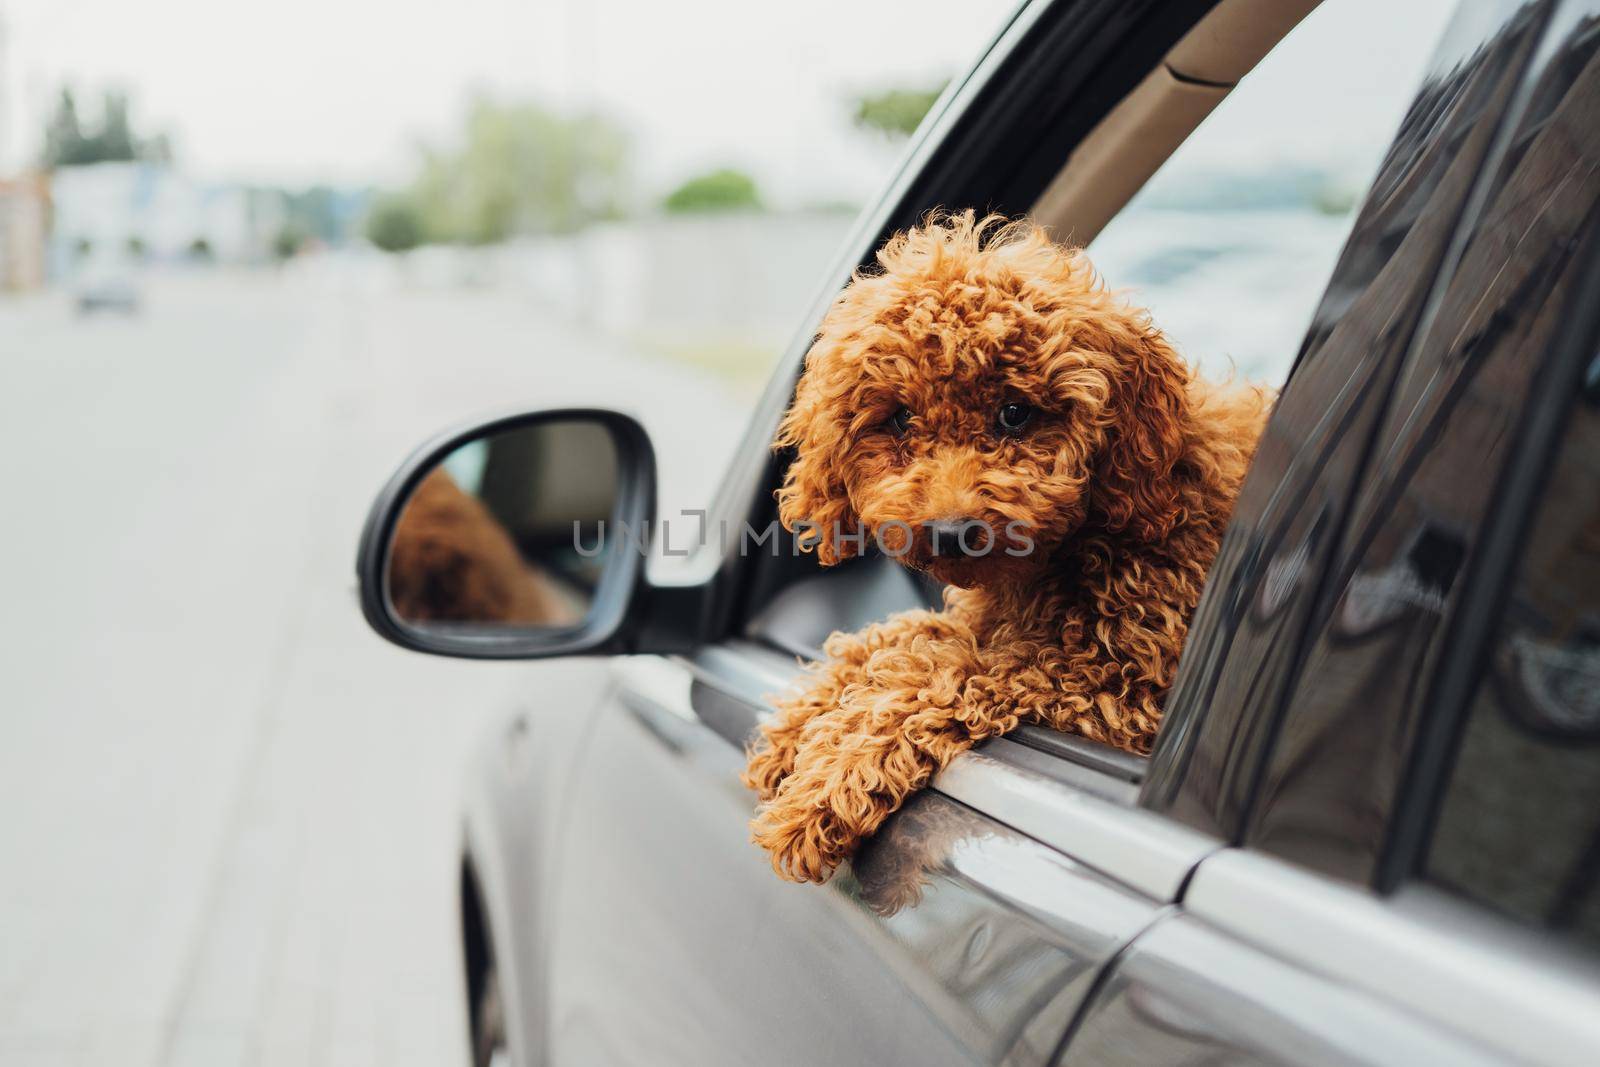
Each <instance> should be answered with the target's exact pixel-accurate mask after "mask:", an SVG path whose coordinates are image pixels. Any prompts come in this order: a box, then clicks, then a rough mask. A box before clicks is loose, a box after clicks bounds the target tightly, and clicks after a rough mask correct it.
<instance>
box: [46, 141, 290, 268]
mask: <svg viewBox="0 0 1600 1067" xmlns="http://www.w3.org/2000/svg"><path fill="white" fill-rule="evenodd" d="M50 198H51V203H52V206H53V209H54V218H53V222H52V225H51V237H50V263H51V267H52V268H53V272H54V273H61V272H64V271H66V270H69V269H70V268H71V265H72V264H73V263H74V262H76V261H77V260H78V259H79V258H81V257H82V256H83V255H84V254H86V253H90V252H95V253H99V254H106V253H108V252H112V251H115V252H120V253H123V254H126V255H128V256H129V257H131V258H150V259H154V260H178V259H206V260H215V261H217V262H221V263H251V262H258V261H262V260H265V259H267V258H269V257H270V256H271V253H272V240H273V238H274V237H275V236H276V234H277V233H278V231H279V230H280V229H281V228H282V226H283V223H284V217H285V216H284V207H283V199H282V197H281V195H279V194H277V193H275V192H268V191H264V190H256V189H250V188H247V187H245V186H240V185H226V184H212V183H205V182H200V181H197V180H195V179H194V178H191V177H189V176H188V175H185V174H182V173H180V172H179V171H177V170H175V169H173V167H171V166H170V165H168V164H165V163H150V162H131V163H94V164H90V165H88V166H78V167H60V168H58V169H57V170H56V171H55V174H54V175H53V177H52V180H51V189H50Z"/></svg>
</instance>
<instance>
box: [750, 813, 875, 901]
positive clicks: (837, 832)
mask: <svg viewBox="0 0 1600 1067" xmlns="http://www.w3.org/2000/svg"><path fill="white" fill-rule="evenodd" d="M750 831H751V832H750V839H751V840H752V841H754V842H755V843H756V844H757V845H760V846H761V847H762V848H763V849H765V850H766V851H767V855H768V856H769V857H770V858H771V860H772V869H773V870H774V871H776V872H777V874H778V877H780V878H783V879H786V880H787V881H790V882H816V883H821V882H826V881H827V880H828V877H829V876H830V875H831V874H832V873H833V871H834V868H836V867H838V866H839V864H841V863H843V862H844V861H845V860H846V859H847V858H848V857H849V855H850V853H851V852H853V851H854V850H855V846H856V844H857V842H858V841H859V840H860V837H859V835H857V834H855V833H852V832H851V831H849V830H847V829H846V828H845V827H843V826H842V825H841V824H840V823H839V820H838V818H837V817H836V816H835V815H834V813H833V812H832V811H830V810H829V809H828V808H826V807H808V806H803V805H797V804H795V803H794V801H793V799H792V798H785V797H783V796H782V795H780V796H778V797H777V798H776V799H775V800H773V801H772V802H770V803H768V804H766V805H765V806H763V807H762V808H761V810H760V811H758V812H757V813H756V817H755V819H754V820H753V821H752V822H751V824H750Z"/></svg>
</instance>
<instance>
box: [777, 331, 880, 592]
mask: <svg viewBox="0 0 1600 1067" xmlns="http://www.w3.org/2000/svg"><path fill="white" fill-rule="evenodd" d="M817 369H818V368H816V367H815V365H814V364H813V363H812V362H811V361H808V366H807V371H806V374H805V375H804V376H802V377H801V379H800V385H799V387H798V388H797V389H796V391H795V399H794V403H793V404H792V405H790V407H789V410H788V412H787V413H786V414H785V415H784V417H783V422H782V423H780V424H779V426H778V434H777V439H776V440H775V441H774V447H776V448H779V449H793V450H794V459H793V460H792V461H791V462H790V463H789V469H788V470H787V471H786V472H785V474H784V476H783V486H782V487H781V488H780V489H779V490H778V520H779V521H780V522H782V523H783V526H784V529H786V530H789V531H790V532H792V533H794V534H795V535H796V537H797V539H798V541H799V544H800V547H801V548H803V549H806V550H808V551H809V550H811V549H815V550H816V553H817V561H818V562H820V563H821V564H822V565H823V566H824V567H831V566H833V565H834V564H835V563H838V562H839V561H840V560H843V559H848V558H849V557H851V556H854V555H856V554H857V553H858V552H860V551H861V544H860V539H859V537H853V536H851V535H853V534H855V533H856V532H857V528H858V526H859V523H860V520H859V519H858V518H857V516H856V513H855V510H854V509H853V508H852V507H851V506H850V496H849V493H848V491H847V490H846V488H845V484H844V478H843V477H842V475H841V470H842V467H843V464H844V461H845V456H846V453H847V452H848V448H849V440H848V437H847V435H846V432H845V428H844V427H843V426H841V425H839V423H838V422H837V420H836V418H835V417H834V411H835V408H836V406H837V405H834V404H830V403H828V401H827V399H826V398H825V397H823V396H822V390H821V389H820V387H819V386H818V384H817V382H816V380H815V376H816V372H817Z"/></svg>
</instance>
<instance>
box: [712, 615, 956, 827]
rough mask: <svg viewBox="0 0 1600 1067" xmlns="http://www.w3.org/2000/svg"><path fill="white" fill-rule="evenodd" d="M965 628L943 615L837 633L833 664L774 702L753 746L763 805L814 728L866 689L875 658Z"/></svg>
mask: <svg viewBox="0 0 1600 1067" xmlns="http://www.w3.org/2000/svg"><path fill="white" fill-rule="evenodd" d="M957 626H959V623H957V622H956V621H955V620H954V619H953V618H952V617H951V616H949V615H947V614H946V612H942V611H925V610H918V611H907V612H903V613H901V614H899V615H895V616H892V617H890V618H888V619H886V620H884V621H883V622H879V623H874V624H873V625H871V626H869V627H867V628H866V629H865V630H862V631H861V632H859V633H853V634H848V633H835V634H834V635H833V636H831V637H829V638H828V641H827V644H826V645H825V646H824V649H823V651H824V652H825V653H826V654H827V658H826V659H824V660H821V661H819V662H817V663H813V664H812V665H811V666H810V668H809V670H808V672H807V675H806V677H805V680H804V684H803V686H802V687H801V689H800V690H799V691H798V692H797V693H794V694H791V695H787V696H783V697H780V698H777V699H775V700H774V701H773V707H774V709H775V711H776V713H775V714H774V715H773V716H772V717H771V718H769V719H767V720H766V721H765V722H763V723H762V724H761V732H760V734H759V736H758V737H757V738H756V740H755V742H754V743H753V744H752V745H751V746H750V751H749V753H748V758H749V763H748V764H747V765H746V767H745V771H744V775H743V781H744V784H745V785H746V786H748V787H749V788H751V789H753V790H755V791H756V795H757V796H758V797H759V798H760V799H761V800H762V801H769V800H771V799H772V798H773V796H774V795H775V794H776V793H777V791H778V786H779V784H780V783H781V782H782V781H783V779H784V778H785V777H786V776H787V775H788V774H789V772H790V770H792V769H793V767H794V760H795V753H796V752H797V751H798V750H799V748H800V746H801V744H802V739H803V738H804V736H805V733H806V731H807V729H808V727H809V725H810V724H811V723H812V722H813V721H815V720H816V719H817V718H818V717H819V716H822V715H825V714H827V713H829V712H831V711H834V710H835V709H837V708H838V707H839V705H840V703H841V700H842V699H843V697H844V694H845V693H846V692H848V691H849V690H850V689H851V688H852V687H853V686H859V685H862V684H866V672H867V664H868V663H869V662H870V661H871V660H872V658H873V656H875V655H877V654H879V653H881V652H883V651H885V650H887V649H893V648H896V647H898V646H900V645H902V644H907V643H909V642H911V641H912V640H913V639H915V638H916V637H918V636H925V635H926V636H948V635H949V634H951V633H953V632H954V630H955V628H956V627H957Z"/></svg>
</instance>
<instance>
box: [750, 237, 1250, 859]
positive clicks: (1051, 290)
mask: <svg viewBox="0 0 1600 1067" xmlns="http://www.w3.org/2000/svg"><path fill="white" fill-rule="evenodd" d="M877 262H878V269H877V270H875V271H872V272H858V274H857V275H856V277H855V278H854V279H853V280H852V282H851V283H850V285H849V286H848V287H847V288H846V289H845V290H844V291H843V293H841V295H840V296H839V298H838V299H837V301H836V302H835V303H834V305H833V307H832V309H831V310H830V311H829V313H828V315H827V316H826V318H825V319H824V321H823V324H822V327H821V330H820V333H819V335H818V337H817V339H816V341H815V343H814V344H813V345H812V348H811V351H810V353H809V354H808V355H807V357H806V363H805V371H804V373H803V375H802V377H801V379H800V383H799V385H798V387H797V390H796V393H795V398H794V401H793V404H792V406H791V407H790V409H789V411H788V413H787V414H786V416H785V417H784V419H783V421H782V424H781V426H780V428H779V431H778V438H777V445H778V446H779V447H781V448H786V449H792V450H793V460H792V462H791V463H790V464H789V467H788V470H787V473H786V475H785V477H784V481H783V484H782V488H781V489H780V490H779V492H778V506H779V517H780V518H781V520H782V521H783V523H784V525H785V526H786V527H787V528H789V529H790V530H796V529H800V530H802V531H803V536H802V537H801V541H802V543H803V546H804V547H809V548H811V549H813V550H815V552H816V553H817V556H818V559H819V560H820V562H821V563H823V564H824V565H833V564H836V563H839V562H840V561H841V560H843V559H846V558H848V557H850V556H852V555H856V554H858V553H859V552H861V551H863V550H864V548H865V547H866V546H867V545H868V544H875V545H877V547H878V548H879V549H880V550H882V551H884V552H885V553H886V554H889V555H893V556H896V557H898V558H899V559H900V560H901V562H903V563H904V564H906V565H907V566H910V567H913V568H915V569H917V570H921V571H925V572H927V573H928V574H930V575H932V576H933V577H934V578H937V579H939V580H941V581H943V582H946V583H948V586H947V588H946V591H945V596H944V606H943V608H942V609H941V610H938V611H912V612H907V613H905V614H902V615H897V616H894V617H893V618H890V619H888V620H887V621H885V622H881V623H878V624H876V625H874V626H870V627H868V628H867V629H865V630H863V631H861V632H860V633H853V634H843V633H840V634H834V635H833V636H832V637H831V638H830V639H829V640H828V642H827V644H826V647H825V651H826V655H827V658H826V659H824V660H823V661H822V662H820V663H817V664H814V665H813V666H812V667H811V668H810V671H809V673H808V675H807V676H806V678H805V680H804V687H803V689H802V690H801V691H800V692H798V693H797V694H795V695H792V696H789V697H786V698H783V699H781V700H780V701H778V702H777V706H776V711H777V714H776V715H775V716H773V717H772V718H771V719H769V720H768V721H767V722H766V723H765V724H764V726H763V728H762V731H761V734H760V736H759V738H758V739H757V741H756V743H755V745H754V746H753V747H752V749H751V752H750V756H749V765H748V767H747V769H746V772H745V782H746V784H747V785H749V786H750V787H751V788H753V789H754V790H755V791H756V792H757V794H758V796H759V800H760V803H759V806H758V808H757V812H756V817H755V820H754V822H753V824H752V827H753V835H754V839H755V841H756V842H757V843H758V844H760V845H761V846H762V847H763V848H765V849H766V850H767V851H768V852H769V853H770V854H771V858H772V863H773V866H774V868H775V869H776V870H777V872H778V873H779V874H780V875H782V876H783V877H786V878H789V879H792V880H795V881H813V882H820V881H823V880H825V879H826V878H827V877H828V875H829V874H830V872H832V871H833V869H834V868H835V867H836V866H837V865H838V864H839V863H840V862H841V861H843V860H844V859H846V858H847V857H848V856H850V855H851V853H852V852H853V851H854V849H855V848H856V846H857V844H858V843H859V842H860V841H861V840H862V838H864V837H866V836H867V835H869V834H872V833H873V832H874V831H875V830H877V828H878V827H879V826H880V825H881V824H882V823H883V821H884V820H885V819H886V818H887V817H888V816H889V815H890V814H891V813H892V812H894V811H895V810H896V809H897V808H898V807H899V806H900V805H901V804H902V803H903V802H904V801H905V799H906V798H907V797H908V796H909V795H910V794H911V793H913V792H914V791H915V790H918V789H920V788H922V787H923V786H924V785H926V784H927V783H928V781H929V779H931V778H932V777H933V775H934V774H935V773H936V772H937V771H938V770H939V769H940V768H941V767H943V766H944V765H945V764H947V763H949V762H950V760H951V759H953V758H954V757H955V756H956V755H957V754H959V753H961V752H963V751H965V750H967V749H968V748H970V747H972V746H973V745H974V744H976V743H978V742H980V741H983V740H985V739H986V738H990V737H996V736H998V735H1001V734H1004V733H1006V732H1007V731H1009V730H1012V729H1014V728H1015V727H1016V726H1017V725H1018V724H1019V723H1024V722H1031V723H1039V724H1042V725H1045V726H1048V727H1051V728H1053V729H1057V730H1062V731H1065V732H1068V733H1075V734H1080V735H1082V736H1084V737H1086V738H1089V739H1091V740H1094V741H1098V742H1102V743H1104V744H1108V745H1112V746H1114V747H1116V748H1120V749H1123V750H1126V751H1129V752H1135V753H1148V752H1149V750H1150V747H1151V744H1152V742H1153V740H1154V738H1155V735H1156V731H1157V729H1158V728H1159V727H1160V725H1161V711H1162V701H1163V699H1164V697H1165V696H1166V693H1167V689H1168V687H1169V686H1170V685H1171V684H1172V679H1173V674H1174V671H1175V669H1176V666H1177V662H1178V653H1179V650H1180V649H1181V648H1182V646H1183V639H1184V634H1185V631H1186V629H1187V626H1188V623H1189V618H1190V616H1191V614H1192V613H1193V612H1194V609H1195V605H1196V603H1197V602H1198V600H1199V598H1200V590H1201V587H1202V586H1203V585H1204V583H1205V577H1206V571H1207V569H1208V568H1209V567H1210V565H1211V561H1212V559H1213V558H1214V557H1215V555H1216V552H1217V546H1218V543H1219V541H1220V539H1221V537H1222V532H1223V528H1224V526H1225V525H1226V523H1227V521H1228V516H1229V513H1230V511H1231V509H1232V506H1233V500H1234V496H1235V494H1236V493H1237V491H1238V489H1239V485H1240V482H1241V481H1242V480H1243V478H1244V474H1245V470H1246V468H1247V467H1248V466H1249V463H1250V459H1251V456H1252V454H1253V452H1254V448H1255V444H1256V440H1257V438H1258V436H1259V434H1260V431H1261V428H1262V426H1263V424H1264V422H1265V419H1266V415H1267V412H1268V409H1269V407H1270V403H1271V397H1270V395H1269V394H1268V392H1267V391H1265V390H1262V389H1259V388H1254V387H1248V386H1216V385H1211V384H1207V383H1206V382H1203V381H1201V380H1199V379H1198V378H1196V377H1195V376H1194V374H1193V373H1192V372H1191V370H1190V369H1189V367H1188V366H1187V365H1186V364H1185V363H1184V362H1183V360H1182V359H1181V358H1180V357H1179V356H1178V355H1177V353H1176V352H1175V351H1174V350H1173V348H1172V346H1171V345H1170V344H1169V343H1168V342H1167V340H1166V339H1165V337H1163V335H1162V334H1161V332H1160V331H1159V330H1158V329H1157V328H1156V327H1155V326H1154V325H1152V323H1151V321H1150V318H1149V316H1148V314H1147V313H1145V312H1144V311H1142V310H1140V309H1138V308H1136V307H1132V306H1130V305H1129V304H1127V303H1126V302H1124V301H1123V300H1122V299H1121V298H1119V297H1118V296H1117V295H1115V294H1113V293H1112V292H1110V291H1108V290H1107V289H1106V288H1105V286H1104V285H1103V283H1102V282H1101V281H1100V279H1099V278H1098V277H1097V275H1096V273H1095V271H1094V268H1093V267H1092V266H1091V265H1090V263H1089V261H1088V259H1087V258H1086V257H1085V256H1084V255H1083V253H1082V252H1080V251H1077V250H1074V249H1069V248H1064V247H1061V246H1058V245H1056V244H1053V243H1052V242H1051V241H1050V240H1049V238H1048V237H1047V236H1046V234H1045V233H1044V232H1043V231H1042V230H1041V229H1039V228H1037V227H1034V226H1031V225H1028V224H1025V223H1011V224H1007V223H1006V222H1005V220H1003V219H997V218H992V217H991V218H988V219H983V220H977V219H975V218H974V216H973V215H972V213H970V212H969V213H966V214H962V215H958V216H954V217H944V216H932V217H930V218H929V219H928V220H927V221H926V222H925V223H924V224H923V225H922V226H920V227H919V228H916V229H913V230H911V231H909V232H907V233H904V234H901V235H899V236H897V237H895V238H894V239H892V240H891V241H889V242H888V244H887V245H886V246H885V247H884V248H883V249H882V250H881V251H880V252H879V253H878V256H877Z"/></svg>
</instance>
